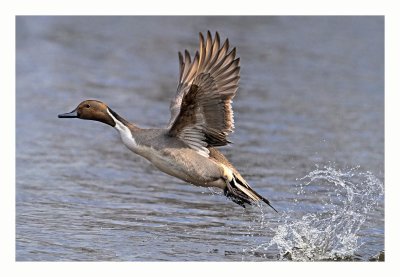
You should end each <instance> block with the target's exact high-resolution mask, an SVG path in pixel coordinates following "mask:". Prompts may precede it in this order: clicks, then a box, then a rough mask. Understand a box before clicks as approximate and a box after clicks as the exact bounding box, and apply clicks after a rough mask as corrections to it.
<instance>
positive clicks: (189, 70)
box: [58, 32, 276, 211]
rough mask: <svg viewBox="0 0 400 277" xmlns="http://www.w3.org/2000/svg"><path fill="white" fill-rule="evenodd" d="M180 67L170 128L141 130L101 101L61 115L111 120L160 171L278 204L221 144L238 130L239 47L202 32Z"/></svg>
mask: <svg viewBox="0 0 400 277" xmlns="http://www.w3.org/2000/svg"><path fill="white" fill-rule="evenodd" d="M179 67H180V69H179V83H178V89H177V92H176V94H175V97H174V98H173V99H172V101H171V104H170V109H171V119H170V120H169V123H168V125H167V127H166V128H161V129H144V128H140V127H138V126H137V125H135V124H133V123H130V122H128V121H127V120H125V119H123V118H122V117H121V116H119V115H118V114H117V113H116V112H114V111H113V110H112V109H111V108H109V107H108V106H107V105H106V104H104V103H103V102H100V101H97V100H86V101H83V102H82V103H80V104H79V105H78V107H77V108H76V109H75V110H73V111H72V112H70V113H65V114H60V115H59V116H58V117H59V118H80V119H88V120H96V121H100V122H103V123H105V124H108V125H110V126H112V127H114V128H115V129H116V130H117V131H118V132H119V134H120V135H121V139H122V142H123V143H124V144H125V145H126V146H127V147H128V148H129V149H130V150H131V151H132V152H134V153H136V154H138V155H140V156H142V157H144V158H146V159H147V160H149V161H150V162H151V163H153V164H154V165H155V166H156V167H157V168H158V169H159V170H161V171H163V172H165V173H167V174H169V175H172V176H175V177H177V178H179V179H182V180H184V181H185V182H188V183H191V184H194V185H196V186H202V187H217V188H220V189H222V190H223V191H224V194H225V195H226V196H227V197H228V198H230V199H231V200H233V202H235V203H237V204H239V205H241V206H243V207H245V204H250V205H251V204H252V203H255V202H259V201H263V202H265V203H266V204H268V205H269V206H270V207H271V208H273V207H272V206H271V204H270V202H269V201H268V200H267V199H266V198H264V197H262V196H261V195H260V194H258V193H257V192H256V191H254V190H253V189H252V188H251V187H250V185H249V184H248V183H247V182H246V180H245V179H244V178H243V177H242V175H240V173H239V172H238V171H237V170H236V168H235V167H234V166H233V165H232V164H231V163H230V162H229V161H228V159H227V158H226V157H225V156H224V155H223V154H222V153H221V152H219V151H218V150H217V149H216V148H215V147H219V146H224V145H227V144H228V143H230V141H229V140H228V135H229V134H230V133H231V132H233V128H234V121H233V111H232V106H231V103H232V99H233V97H234V96H235V93H236V91H237V89H238V84H239V70H240V67H239V58H236V48H233V49H232V50H230V49H229V40H228V39H226V40H225V42H224V44H223V45H222V46H220V38H219V34H218V32H217V33H216V34H215V36H214V39H213V38H212V36H211V33H210V32H208V33H207V38H206V39H204V37H203V35H202V34H201V33H200V46H199V50H198V51H197V52H196V54H195V55H194V58H193V60H192V59H191V56H190V54H189V52H188V51H187V50H185V53H184V56H183V55H182V53H180V52H179ZM273 209H274V208H273ZM274 210H275V209H274ZM275 211H276V210H275Z"/></svg>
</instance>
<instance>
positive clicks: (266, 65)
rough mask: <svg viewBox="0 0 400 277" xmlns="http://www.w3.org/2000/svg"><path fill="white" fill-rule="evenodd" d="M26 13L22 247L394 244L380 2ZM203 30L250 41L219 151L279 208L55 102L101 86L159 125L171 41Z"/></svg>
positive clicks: (365, 255)
mask: <svg viewBox="0 0 400 277" xmlns="http://www.w3.org/2000/svg"><path fill="white" fill-rule="evenodd" d="M16 23H17V32H16V53H17V57H16V77H17V82H16V90H17V91H16V102H17V107H16V108H17V114H16V135H17V141H16V146H17V152H16V166H17V167H16V169H17V172H16V259H17V260H18V261H35V260H40V261H54V260H57V261H74V260H79V261H90V260H96V261H109V260H116V261H163V260H166V261H242V260H245V261H266V260H267V261H268V260H282V259H283V260H288V259H291V260H326V259H328V260H334V259H348V260H368V259H370V258H371V257H372V256H374V255H376V254H378V253H379V252H380V251H383V250H384V202H383V184H384V63H383V61H384V46H383V41H384V32H383V30H384V21H383V17H17V20H16ZM207 30H212V31H214V30H218V31H219V33H220V35H221V37H222V38H225V37H229V39H230V42H231V44H232V45H234V46H237V48H238V49H237V50H238V55H239V56H240V57H241V83H240V89H239V91H238V93H237V96H236V97H235V101H234V103H233V107H234V111H235V124H236V129H235V133H234V134H233V135H232V137H231V140H232V141H233V142H234V144H233V145H231V146H229V147H223V148H222V150H221V151H223V153H225V154H226V156H227V157H228V158H229V159H230V160H231V161H232V163H233V164H234V165H235V166H236V167H237V168H238V169H239V171H240V172H242V175H243V176H244V177H245V178H246V179H247V181H248V182H249V183H250V184H251V185H252V187H254V188H255V189H256V190H257V191H258V192H259V193H261V194H262V195H264V196H266V197H267V198H268V199H269V200H270V201H271V202H272V204H273V205H274V207H276V208H277V209H278V210H279V211H280V213H279V214H276V213H275V212H273V211H272V210H271V209H270V208H268V207H253V208H250V209H242V208H241V207H240V206H238V205H236V204H234V203H233V202H231V201H229V200H227V199H226V198H225V197H223V196H222V195H221V194H219V193H216V192H213V191H210V190H208V189H204V188H198V187H195V186H192V185H188V184H185V183H184V182H182V181H180V180H177V179H175V178H173V177H170V176H167V175H165V174H163V173H161V172H159V171H158V170H156V169H155V168H154V167H153V166H151V165H150V164H149V163H148V162H147V161H146V160H144V159H143V158H141V157H139V156H136V155H134V154H133V153H130V152H129V151H128V150H127V149H126V148H125V146H124V145H122V143H121V142H120V138H119V136H118V134H117V133H116V132H115V131H114V130H112V129H111V128H110V127H109V126H106V125H103V124H99V123H97V122H88V121H82V120H60V119H58V118H57V114H59V113H64V112H69V111H71V110H72V109H74V108H75V107H76V105H77V104H78V103H79V102H81V101H82V100H85V99H99V100H102V101H104V102H106V103H107V104H108V105H109V106H110V107H112V109H113V110H115V111H117V112H118V113H119V114H120V115H122V116H123V117H125V118H126V119H128V120H131V121H133V122H136V123H137V124H138V125H139V126H142V127H160V126H164V125H165V124H166V123H167V122H168V120H169V101H170V99H171V97H172V96H173V94H174V93H175V90H176V85H177V78H178V56H177V52H178V51H182V50H184V49H185V48H187V49H188V50H189V51H191V52H192V53H193V51H194V50H195V48H196V47H197V44H198V32H200V31H201V32H205V31H207ZM335 215H337V216H336V217H334V216H335ZM328 216H330V220H326V218H327V217H328ZM333 217H334V219H335V220H333ZM337 225H340V226H342V227H343V228H336V229H335V228H334V227H335V226H337ZM328 233H329V235H327V234H328ZM324 234H325V235H324ZM343 238H348V239H347V240H343Z"/></svg>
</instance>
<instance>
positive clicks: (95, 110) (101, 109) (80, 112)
mask: <svg viewBox="0 0 400 277" xmlns="http://www.w3.org/2000/svg"><path fill="white" fill-rule="evenodd" d="M110 112H111V110H110V109H109V108H108V106H107V105H106V104H104V103H103V102H101V101H97V100H85V101H83V102H82V103H80V104H79V105H78V107H76V109H75V110H73V111H72V112H70V113H64V114H59V115H58V118H80V119H87V120H96V121H100V122H103V123H106V124H108V125H110V126H112V127H114V126H115V122H114V120H113V118H112V117H111V116H110Z"/></svg>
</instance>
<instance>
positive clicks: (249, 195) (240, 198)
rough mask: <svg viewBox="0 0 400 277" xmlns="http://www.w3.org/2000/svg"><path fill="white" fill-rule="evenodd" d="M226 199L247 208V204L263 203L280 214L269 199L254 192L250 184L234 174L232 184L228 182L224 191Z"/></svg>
mask: <svg viewBox="0 0 400 277" xmlns="http://www.w3.org/2000/svg"><path fill="white" fill-rule="evenodd" d="M224 194H225V196H226V197H228V198H229V199H231V200H232V201H233V202H235V203H236V204H238V205H240V206H242V207H243V208H245V207H246V206H245V204H249V205H252V204H254V203H255V202H259V201H263V202H264V203H265V204H267V205H268V206H270V207H271V208H272V209H273V210H274V211H275V212H278V211H277V210H276V209H275V208H274V207H272V205H271V203H270V202H269V201H268V199H266V198H264V197H262V196H261V195H260V194H258V193H257V192H256V191H254V190H253V189H252V188H251V187H250V186H249V185H248V184H245V183H243V182H242V181H241V180H240V179H239V178H237V177H236V176H235V175H234V174H233V178H232V180H231V181H230V182H227V185H226V188H225V189H224Z"/></svg>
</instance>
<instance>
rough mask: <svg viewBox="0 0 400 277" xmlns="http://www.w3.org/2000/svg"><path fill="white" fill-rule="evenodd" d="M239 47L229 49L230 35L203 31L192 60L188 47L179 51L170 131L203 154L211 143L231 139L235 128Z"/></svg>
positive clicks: (172, 134)
mask: <svg viewBox="0 0 400 277" xmlns="http://www.w3.org/2000/svg"><path fill="white" fill-rule="evenodd" d="M235 56H236V48H233V49H232V50H231V51H229V41H228V39H227V40H226V41H225V42H224V44H223V45H222V46H221V47H220V38H219V35H218V33H216V34H215V37H214V40H213V39H212V37H211V33H210V32H207V38H206V40H204V37H203V35H202V34H201V33H200V48H199V51H197V52H196V54H195V56H194V58H193V61H192V60H191V57H190V54H189V52H188V51H187V50H185V57H183V55H182V54H181V53H179V65H180V71H179V72H180V73H179V84H178V89H177V92H176V96H175V98H174V99H172V101H171V106H170V109H171V119H170V121H169V124H168V134H169V135H170V136H176V137H178V138H180V139H181V140H182V141H184V142H185V143H186V144H187V145H188V146H189V147H191V148H193V149H195V150H196V151H198V152H199V153H200V154H202V155H204V156H208V154H209V151H208V149H207V147H209V146H214V147H215V146H223V145H226V144H228V143H229V141H228V139H227V137H228V135H229V133H231V132H232V131H233V128H234V121H233V111H232V106H231V103H232V98H233V97H234V96H235V93H236V91H237V89H238V83H239V71H240V67H239V58H235Z"/></svg>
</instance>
